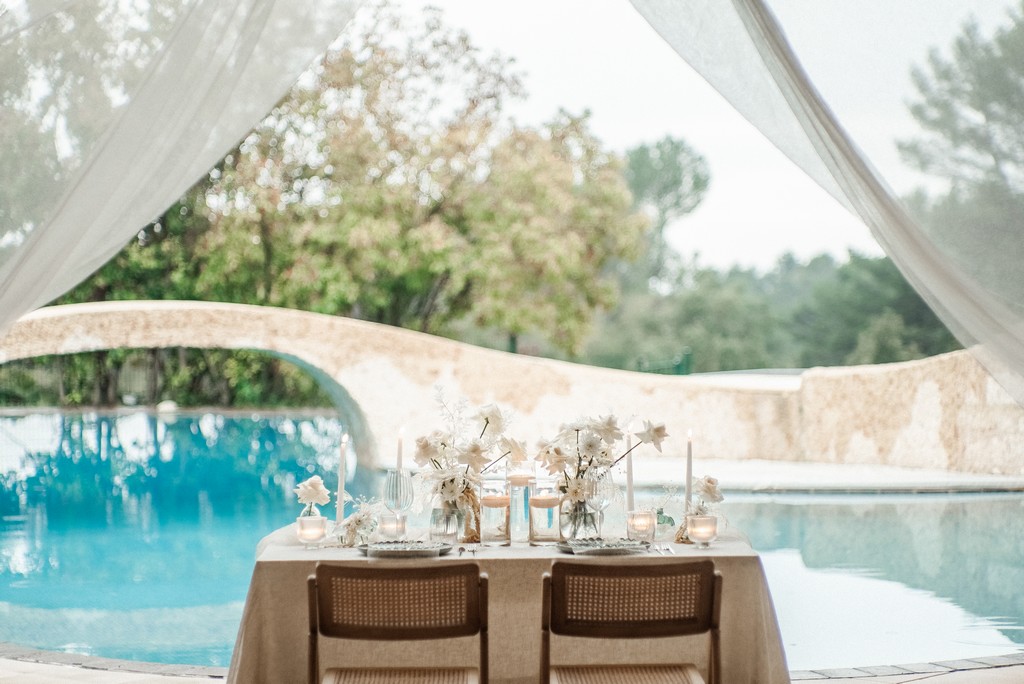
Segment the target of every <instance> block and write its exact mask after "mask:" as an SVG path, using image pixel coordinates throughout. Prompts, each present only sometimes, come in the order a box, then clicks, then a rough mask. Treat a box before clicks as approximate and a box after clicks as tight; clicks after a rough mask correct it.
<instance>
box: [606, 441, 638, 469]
mask: <svg viewBox="0 0 1024 684" xmlns="http://www.w3.org/2000/svg"><path fill="white" fill-rule="evenodd" d="M641 444H643V442H637V443H636V444H634V445H633V446H631V447H629V448H628V449H626V451H625V452H624V453H623V454H622V455H621V456H619V457H618V458H617V459H615V460H614V461H612V466H614V465H615V464H616V463H618V462H619V461H621V460H622V459H624V458H626V454H628V453H629V452H630V451H632V450H633V449H636V448H637V447H638V446H640V445H641Z"/></svg>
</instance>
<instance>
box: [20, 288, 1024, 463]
mask: <svg viewBox="0 0 1024 684" xmlns="http://www.w3.org/2000/svg"><path fill="white" fill-rule="evenodd" d="M177 346H189V347H205V348H225V349H253V350H260V351H265V352H268V353H271V354H275V355H277V356H280V357H282V358H286V359H288V360H290V361H292V362H294V363H296V364H298V365H299V366H301V367H302V368H304V369H306V370H308V371H309V372H311V373H312V374H313V375H314V376H315V377H316V378H317V379H318V380H319V381H320V382H321V384H322V385H323V386H324V387H325V388H326V389H327V391H328V392H329V393H330V394H331V396H332V397H333V398H334V400H335V403H336V404H337V405H338V408H339V411H340V412H341V414H342V417H343V419H344V420H346V422H347V423H348V425H349V426H350V431H351V432H352V434H353V440H354V443H355V445H356V447H357V450H358V451H359V454H360V458H361V459H363V460H364V461H366V462H377V463H388V462H390V461H391V459H392V454H393V450H394V445H395V440H396V438H397V435H398V432H399V429H400V428H404V434H405V435H406V438H407V439H408V440H409V441H411V438H413V437H415V436H417V435H420V434H423V433H425V432H428V431H430V430H431V429H433V428H434V427H441V425H440V416H439V411H438V405H437V402H436V399H435V398H436V393H437V388H441V389H442V390H443V391H444V394H445V396H446V397H447V398H448V399H450V400H452V401H456V400H458V399H460V398H465V399H466V400H467V401H468V402H469V403H470V404H472V405H478V404H485V403H490V402H497V403H499V404H501V405H502V406H504V407H507V408H510V409H512V410H513V411H514V412H515V414H516V418H515V421H514V423H513V428H512V432H513V433H514V434H516V435H517V436H519V437H521V438H523V439H525V440H526V441H527V442H528V443H530V444H533V443H534V442H535V441H536V440H538V439H539V438H541V437H544V436H547V435H550V434H552V433H553V432H554V431H556V430H557V428H558V426H559V424H561V423H562V422H565V421H567V420H571V419H573V418H576V417H578V416H580V415H593V414H607V413H614V414H616V415H618V416H619V417H620V418H622V419H623V420H625V419H627V418H629V417H631V416H637V417H640V418H648V419H650V420H652V421H656V422H664V423H665V424H666V426H667V428H668V431H669V434H670V435H671V436H672V439H670V440H669V441H668V442H666V444H665V447H666V453H668V454H670V455H680V454H681V453H682V451H683V450H684V449H685V438H686V433H687V431H688V430H692V431H693V435H694V443H695V449H696V450H697V451H698V453H699V455H700V456H701V457H703V458H731V459H755V458H756V459H770V460H789V461H801V460H803V461H827V462H852V463H886V464H894V465H908V466H920V467H936V468H949V469H952V470H963V471H971V472H1000V473H1012V474H1024V447H1022V445H1024V439H1022V437H1024V410H1022V409H1021V408H1020V407H1019V406H1017V405H1016V404H1015V403H1014V402H1013V401H1012V399H1010V398H1009V397H1008V396H1007V395H1006V394H1005V393H1004V392H1002V390H1001V389H1000V388H999V387H998V386H997V385H995V383H994V381H992V380H991V378H990V377H989V376H988V375H987V374H986V373H985V372H984V371H983V370H982V369H981V367H980V366H978V364H977V363H975V362H974V361H973V359H972V358H971V357H970V356H969V355H967V354H966V353H957V354H950V355H945V356H941V357H936V358H934V359H927V360H924V361H918V362H910V363H905V364H892V365H885V366H864V367H853V368H838V369H836V368H833V369H813V370H810V371H806V372H805V373H804V374H803V375H802V376H796V377H786V376H783V377H778V376H753V375H751V376H735V375H721V376H685V377H680V376H661V375H651V374H643V373H635V372H629V371H619V370H610V369H603V368H594V367H591V366H583V365H578V364H572V363H565V362H561V361H554V360H550V359H540V358H535V357H529V356H522V355H515V354H508V353H505V352H500V351H493V350H487V349H481V348H478V347H473V346H470V345H466V344H461V343H459V342H454V341H451V340H445V339H441V338H437V337H433V336H430V335H423V334H420V333H416V332H412V331H408V330H400V329H396V328H392V327H388V326H381V325H376V324H372V323H367V322H364V321H356V320H352V319H347V318H339V317H332V316H323V315H319V314H312V313H307V312H300V311H292V310H286V309H274V308H268V307H254V306H245V305H238V304H219V303H207V302H107V303H102V304H80V305H74V306H65V307H52V308H49V309H42V310H39V311H37V312H35V313H33V314H30V315H29V316H26V317H25V318H23V319H21V321H19V322H18V323H17V324H16V325H15V326H14V327H13V328H12V329H11V331H10V332H9V333H8V334H7V336H6V337H3V338H0V363H3V362H5V361H12V360H15V359H19V358H28V357H33V356H41V355H45V354H59V353H72V352H81V351H93V350H99V349H110V348H118V347H134V348H150V347H177ZM650 451H651V453H650V454H647V456H651V457H654V456H656V455H657V453H656V452H654V451H653V449H650Z"/></svg>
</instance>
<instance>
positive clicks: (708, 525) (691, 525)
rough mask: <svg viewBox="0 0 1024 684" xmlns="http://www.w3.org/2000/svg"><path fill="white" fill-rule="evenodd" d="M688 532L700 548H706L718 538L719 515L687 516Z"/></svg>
mask: <svg viewBox="0 0 1024 684" xmlns="http://www.w3.org/2000/svg"><path fill="white" fill-rule="evenodd" d="M686 533H687V535H688V536H689V537H690V540H691V541H692V542H694V543H695V544H696V545H697V548H698V549H706V548H708V547H709V546H711V542H713V541H714V540H715V539H717V538H718V516H715V515H688V516H686Z"/></svg>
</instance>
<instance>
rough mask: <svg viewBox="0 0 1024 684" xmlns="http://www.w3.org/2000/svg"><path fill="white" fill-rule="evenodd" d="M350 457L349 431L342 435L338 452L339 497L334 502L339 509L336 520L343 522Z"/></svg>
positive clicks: (336, 509)
mask: <svg viewBox="0 0 1024 684" xmlns="http://www.w3.org/2000/svg"><path fill="white" fill-rule="evenodd" d="M347 459H348V433H347V432H346V433H345V434H343V435H342V436H341V449H340V450H339V453H338V499H337V501H335V502H334V510H335V511H337V513H336V515H335V520H336V521H337V522H338V523H341V521H342V520H344V519H345V461H346V460H347Z"/></svg>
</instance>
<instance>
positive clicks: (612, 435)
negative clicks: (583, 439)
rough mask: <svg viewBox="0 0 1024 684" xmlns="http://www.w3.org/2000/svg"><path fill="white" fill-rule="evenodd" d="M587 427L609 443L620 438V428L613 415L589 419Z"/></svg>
mask: <svg viewBox="0 0 1024 684" xmlns="http://www.w3.org/2000/svg"><path fill="white" fill-rule="evenodd" d="M589 427H590V429H591V430H592V431H593V432H596V433H597V434H598V435H599V436H600V437H601V439H603V440H604V441H606V442H608V443H609V444H611V443H613V442H617V441H619V440H620V439H622V430H621V429H619V423H618V420H617V419H616V418H615V416H602V417H601V418H596V419H594V420H592V421H590V425H589Z"/></svg>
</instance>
